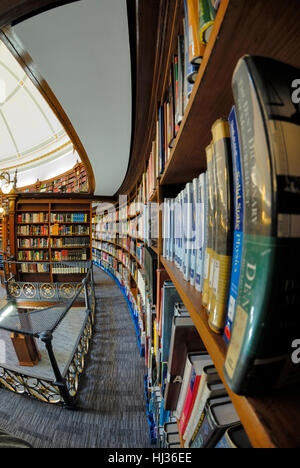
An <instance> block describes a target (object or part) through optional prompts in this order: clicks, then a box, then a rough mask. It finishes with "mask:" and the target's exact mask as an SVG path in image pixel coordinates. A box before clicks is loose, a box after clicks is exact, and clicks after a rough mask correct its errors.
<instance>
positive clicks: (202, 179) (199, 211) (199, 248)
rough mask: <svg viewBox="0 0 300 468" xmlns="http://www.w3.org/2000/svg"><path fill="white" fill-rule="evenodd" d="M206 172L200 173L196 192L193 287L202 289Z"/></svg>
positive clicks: (204, 246)
mask: <svg viewBox="0 0 300 468" xmlns="http://www.w3.org/2000/svg"><path fill="white" fill-rule="evenodd" d="M206 215H207V200H206V172H204V173H202V174H200V176H199V180H198V187H197V192H196V239H195V242H196V272H195V288H196V290H197V291H199V292H202V290H203V270H204V251H205V248H206V224H205V223H206Z"/></svg>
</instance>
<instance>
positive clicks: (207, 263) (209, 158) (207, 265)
mask: <svg viewBox="0 0 300 468" xmlns="http://www.w3.org/2000/svg"><path fill="white" fill-rule="evenodd" d="M213 159H214V153H213V147H212V145H209V146H207V148H206V163H207V194H208V223H207V227H208V228H207V229H208V230H207V244H206V249H205V259H204V275H203V279H204V281H203V296H202V303H203V305H204V306H206V307H207V306H208V303H209V279H210V276H211V271H210V270H211V259H212V253H213V229H214V195H213V186H214V183H213V182H214V176H213Z"/></svg>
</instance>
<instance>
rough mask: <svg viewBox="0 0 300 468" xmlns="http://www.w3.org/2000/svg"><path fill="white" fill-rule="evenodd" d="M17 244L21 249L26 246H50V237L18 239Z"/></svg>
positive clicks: (43, 247)
mask: <svg viewBox="0 0 300 468" xmlns="http://www.w3.org/2000/svg"><path fill="white" fill-rule="evenodd" d="M17 245H18V247H19V248H20V249H24V248H42V249H45V248H47V247H49V239H48V238H47V237H39V238H32V237H31V238H29V239H20V238H19V239H18V242H17Z"/></svg>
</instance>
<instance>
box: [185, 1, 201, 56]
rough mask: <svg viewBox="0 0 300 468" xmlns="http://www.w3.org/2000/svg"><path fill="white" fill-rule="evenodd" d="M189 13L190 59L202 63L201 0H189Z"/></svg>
mask: <svg viewBox="0 0 300 468" xmlns="http://www.w3.org/2000/svg"><path fill="white" fill-rule="evenodd" d="M187 14H188V25H189V60H190V62H191V63H195V64H198V65H199V64H200V63H201V54H200V34H199V0H187Z"/></svg>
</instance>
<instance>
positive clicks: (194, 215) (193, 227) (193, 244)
mask: <svg viewBox="0 0 300 468" xmlns="http://www.w3.org/2000/svg"><path fill="white" fill-rule="evenodd" d="M198 182H199V181H198V178H195V179H193V182H192V200H191V205H192V206H191V266H190V283H191V285H192V286H195V282H196V260H197V250H196V232H197V231H196V229H197V193H198V190H199V189H198Z"/></svg>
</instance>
